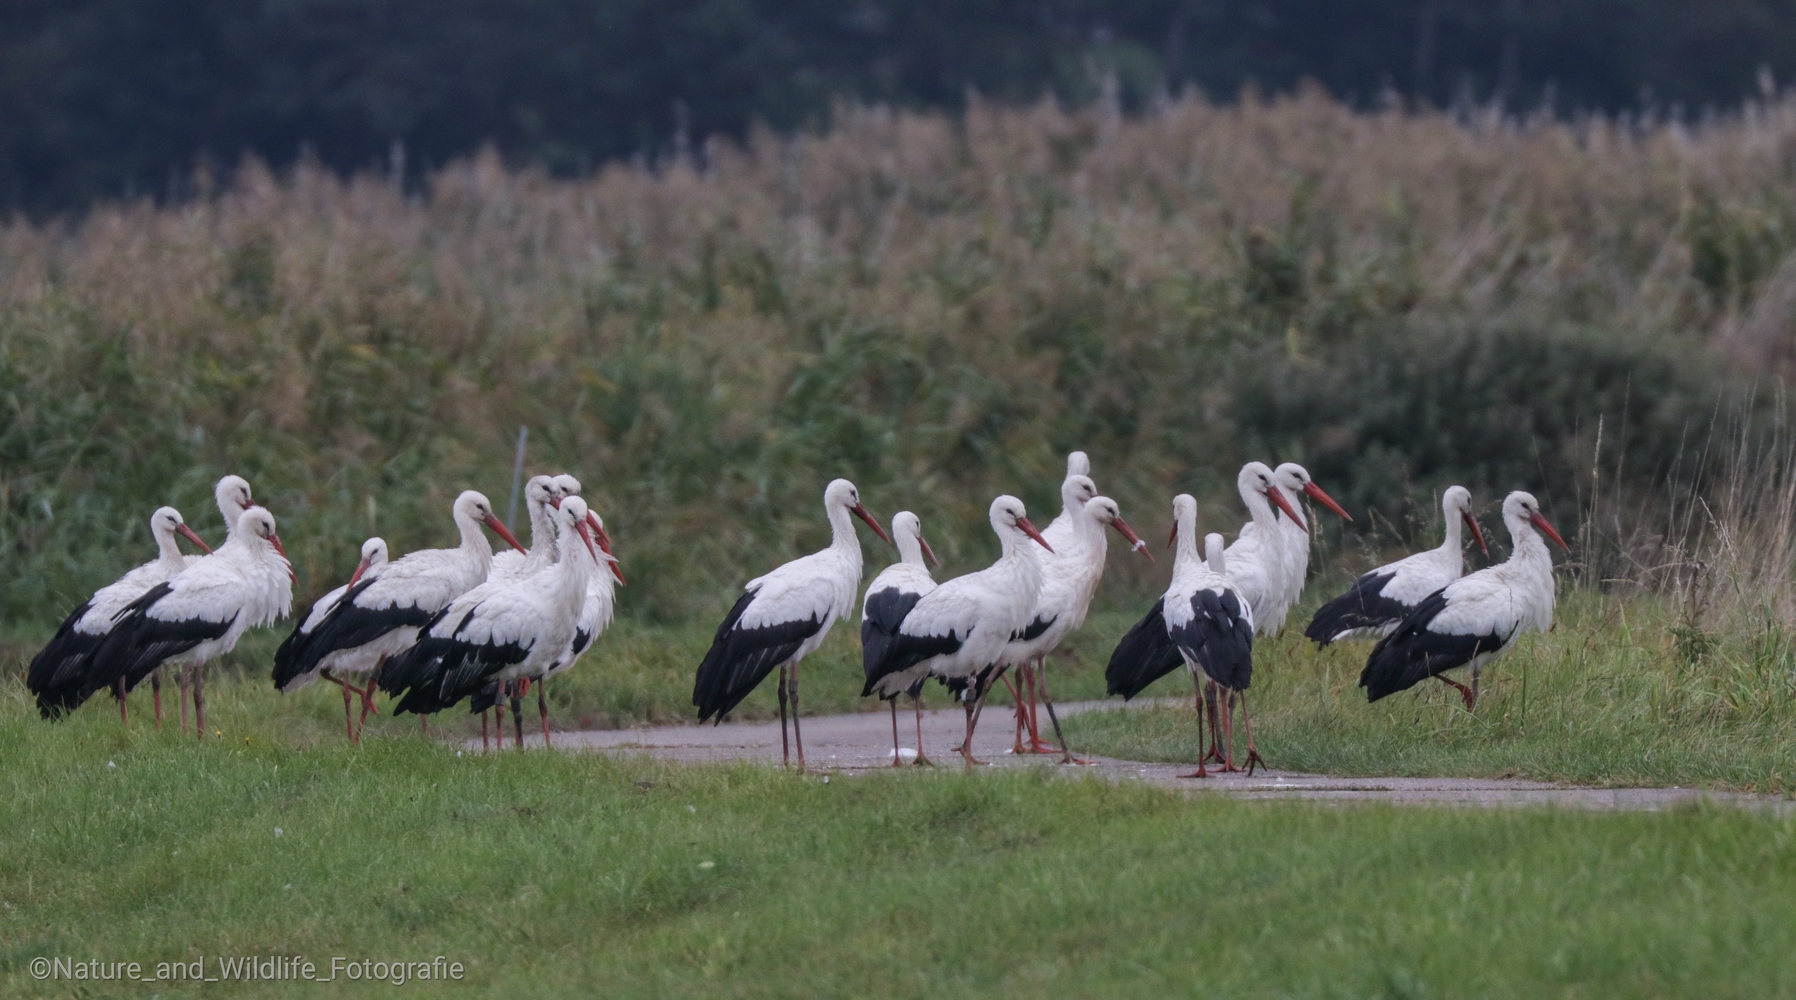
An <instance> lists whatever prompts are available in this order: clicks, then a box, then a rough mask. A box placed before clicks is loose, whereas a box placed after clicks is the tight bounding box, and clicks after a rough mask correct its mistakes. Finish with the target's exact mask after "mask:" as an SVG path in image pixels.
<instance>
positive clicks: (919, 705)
mask: <svg viewBox="0 0 1796 1000" xmlns="http://www.w3.org/2000/svg"><path fill="white" fill-rule="evenodd" d="M911 704H912V705H914V706H916V709H917V759H916V760H914V761H911V763H912V764H915V765H917V766H919V767H934V766H935V763H934V762H933V761H931V760H930V759H929V758H928V757H925V756H923V698H922V695H921V694H919V695H918V696H917V697H915V698H912V699H911Z"/></svg>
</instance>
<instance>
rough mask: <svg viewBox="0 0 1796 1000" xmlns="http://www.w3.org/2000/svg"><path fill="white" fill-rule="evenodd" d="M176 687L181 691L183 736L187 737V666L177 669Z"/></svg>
mask: <svg viewBox="0 0 1796 1000" xmlns="http://www.w3.org/2000/svg"><path fill="white" fill-rule="evenodd" d="M175 686H176V687H178V688H180V689H181V735H182V736H186V735H187V666H186V665H185V664H183V665H181V666H178V667H176V668H175Z"/></svg>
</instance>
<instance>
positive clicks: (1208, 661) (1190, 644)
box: [1171, 587, 1253, 691]
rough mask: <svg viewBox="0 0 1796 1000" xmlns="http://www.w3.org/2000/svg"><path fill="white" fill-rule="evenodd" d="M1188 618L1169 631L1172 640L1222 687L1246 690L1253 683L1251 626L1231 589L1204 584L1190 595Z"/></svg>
mask: <svg viewBox="0 0 1796 1000" xmlns="http://www.w3.org/2000/svg"><path fill="white" fill-rule="evenodd" d="M1191 610H1192V611H1193V612H1195V614H1194V615H1193V616H1192V618H1191V620H1190V621H1188V622H1186V623H1185V624H1184V625H1181V626H1179V627H1177V628H1175V629H1172V630H1171V637H1172V640H1173V642H1174V643H1176V644H1177V645H1178V647H1179V648H1180V649H1181V650H1183V651H1184V653H1185V654H1186V655H1187V656H1189V657H1191V661H1192V662H1193V663H1196V664H1197V665H1198V666H1199V667H1201V668H1203V672H1204V676H1206V677H1208V678H1210V679H1211V680H1213V681H1215V682H1216V683H1218V684H1221V685H1222V686H1223V687H1226V688H1229V689H1230V690H1234V691H1245V690H1247V689H1248V687H1250V686H1251V685H1252V684H1253V626H1252V625H1249V624H1248V622H1247V616H1246V615H1243V614H1242V613H1241V599H1240V598H1239V597H1237V596H1236V595H1235V592H1234V591H1232V590H1224V591H1222V592H1221V593H1218V592H1216V591H1214V590H1211V589H1209V588H1207V587H1205V588H1202V589H1200V590H1198V592H1197V593H1195V594H1192V595H1191Z"/></svg>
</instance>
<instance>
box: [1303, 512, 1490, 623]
mask: <svg viewBox="0 0 1796 1000" xmlns="http://www.w3.org/2000/svg"><path fill="white" fill-rule="evenodd" d="M1441 517H1442V519H1443V522H1444V523H1445V525H1446V532H1445V534H1446V537H1445V539H1443V540H1442V542H1441V544H1440V546H1439V547H1438V548H1432V549H1428V550H1427V551H1425V552H1417V553H1415V554H1414V555H1410V556H1405V557H1404V558H1402V559H1399V560H1397V561H1396V562H1393V563H1386V564H1385V565H1383V566H1380V567H1378V568H1377V569H1375V570H1372V571H1371V572H1369V573H1363V574H1361V575H1360V578H1359V579H1357V580H1355V581H1353V586H1351V587H1349V588H1348V589H1347V592H1346V593H1344V594H1342V595H1341V596H1339V597H1337V598H1335V599H1334V600H1332V601H1329V602H1328V603H1327V604H1324V605H1322V607H1320V608H1318V609H1317V610H1316V615H1315V617H1313V618H1311V619H1310V625H1309V628H1307V629H1304V632H1303V634H1304V636H1305V637H1307V638H1309V639H1311V640H1313V641H1314V642H1315V643H1316V648H1317V649H1321V648H1322V647H1324V646H1326V645H1328V644H1329V643H1331V642H1338V641H1340V640H1342V639H1378V638H1382V637H1384V636H1387V635H1389V634H1391V631H1392V630H1393V629H1395V628H1396V627H1397V623H1398V622H1401V621H1402V620H1403V619H1404V617H1406V616H1407V615H1408V614H1409V613H1410V612H1411V611H1414V610H1415V609H1416V605H1418V604H1421V603H1422V601H1423V600H1424V599H1425V598H1427V596H1428V595H1429V594H1432V593H1434V592H1435V591H1437V590H1439V589H1441V588H1442V587H1445V586H1446V585H1447V584H1449V583H1452V582H1453V581H1454V580H1457V579H1459V578H1460V576H1461V575H1463V574H1464V573H1465V553H1464V552H1463V551H1462V538H1461V535H1460V526H1461V525H1464V526H1465V527H1467V528H1470V529H1471V531H1472V537H1473V538H1474V539H1475V540H1476V541H1477V542H1478V547H1479V548H1480V549H1483V550H1484V554H1485V556H1487V557H1488V556H1489V555H1490V548H1489V547H1488V546H1487V545H1485V544H1484V531H1483V530H1482V529H1481V528H1479V527H1478V522H1477V520H1476V519H1475V518H1473V517H1472V494H1471V491H1469V490H1467V489H1466V488H1465V487H1464V486H1450V487H1448V488H1447V491H1446V492H1445V493H1443V494H1441Z"/></svg>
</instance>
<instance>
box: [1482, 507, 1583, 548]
mask: <svg viewBox="0 0 1796 1000" xmlns="http://www.w3.org/2000/svg"><path fill="white" fill-rule="evenodd" d="M1459 516H1460V517H1463V518H1465V526H1466V527H1468V528H1470V529H1472V537H1473V538H1475V539H1477V540H1478V548H1479V549H1480V550H1482V551H1483V552H1484V558H1486V559H1489V558H1490V546H1488V545H1486V544H1484V529H1483V528H1480V527H1478V519H1477V518H1475V517H1473V516H1472V512H1471V511H1469V510H1462V511H1460V512H1459ZM1543 523H1544V522H1543ZM1560 544H1561V545H1563V544H1564V543H1563V542H1561V543H1560Z"/></svg>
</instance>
